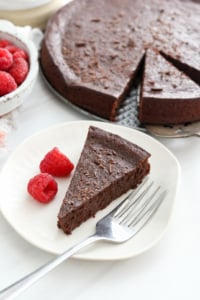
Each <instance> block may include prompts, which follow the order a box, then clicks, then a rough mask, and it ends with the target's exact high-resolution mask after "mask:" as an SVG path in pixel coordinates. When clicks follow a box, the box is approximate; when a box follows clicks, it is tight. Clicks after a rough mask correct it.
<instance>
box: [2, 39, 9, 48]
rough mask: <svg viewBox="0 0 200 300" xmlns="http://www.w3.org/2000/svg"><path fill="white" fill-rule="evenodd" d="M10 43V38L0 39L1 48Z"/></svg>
mask: <svg viewBox="0 0 200 300" xmlns="http://www.w3.org/2000/svg"><path fill="white" fill-rule="evenodd" d="M8 45H10V42H9V41H8V40H0V48H4V47H7V46H8Z"/></svg>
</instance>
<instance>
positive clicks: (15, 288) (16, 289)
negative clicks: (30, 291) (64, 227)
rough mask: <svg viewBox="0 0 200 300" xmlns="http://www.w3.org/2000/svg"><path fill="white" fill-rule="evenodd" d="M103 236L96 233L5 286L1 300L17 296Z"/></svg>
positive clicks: (1, 293)
mask: <svg viewBox="0 0 200 300" xmlns="http://www.w3.org/2000/svg"><path fill="white" fill-rule="evenodd" d="M100 239H101V237H99V236H97V235H96V234H94V235H91V236H89V237H87V238H86V239H84V240H83V241H81V242H80V243H78V244H76V245H75V246H73V247H71V248H70V249H69V250H67V251H65V252H63V253H62V254H60V255H59V256H57V257H56V258H54V259H52V260H50V261H49V262H48V263H46V264H44V265H43V266H41V267H39V268H38V269H36V270H35V271H33V272H32V273H30V274H28V275H26V276H25V277H23V278H21V279H19V280H18V281H16V282H14V283H13V284H11V285H10V286H8V287H6V288H4V289H3V290H1V291H0V300H11V299H14V298H15V297H17V296H18V295H19V294H20V293H21V292H23V291H24V290H26V289H27V288H28V287H29V286H31V285H32V284H33V283H34V282H36V281H37V280H39V279H40V278H41V277H43V276H44V275H46V274H47V273H48V272H49V271H51V270H53V269H54V268H55V267H57V266H58V265H60V264H61V263H62V262H63V261H65V260H66V259H68V258H69V257H71V256H72V255H73V254H75V253H77V252H78V251H79V250H80V249H82V248H84V247H85V246H87V245H89V244H91V243H93V242H95V241H97V240H100Z"/></svg>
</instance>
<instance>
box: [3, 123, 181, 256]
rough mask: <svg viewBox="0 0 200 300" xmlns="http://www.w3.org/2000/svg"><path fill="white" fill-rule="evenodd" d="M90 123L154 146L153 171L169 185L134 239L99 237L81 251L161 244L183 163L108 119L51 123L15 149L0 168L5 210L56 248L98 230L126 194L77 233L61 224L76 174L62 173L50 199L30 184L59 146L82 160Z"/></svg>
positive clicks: (116, 252) (22, 230) (18, 225)
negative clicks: (39, 196) (32, 192)
mask: <svg viewBox="0 0 200 300" xmlns="http://www.w3.org/2000/svg"><path fill="white" fill-rule="evenodd" d="M90 125H94V126H97V127H99V128H102V129H104V130H107V131H110V132H113V133H115V134H118V135H120V136H122V137H123V138H126V139H128V140H130V141H132V142H134V143H136V144H138V145H139V146H141V147H143V148H144V149H146V150H147V151H148V152H150V153H151V158H150V163H151V172H150V177H151V178H153V179H154V180H155V181H156V182H157V183H159V184H161V185H162V186H163V187H164V188H166V189H167V190H168V194H167V197H166V199H165V201H164V203H162V205H161V207H160V208H159V210H158V211H157V213H156V215H155V216H154V217H153V219H152V220H151V221H150V222H149V223H148V224H147V225H146V226H145V227H144V228H143V229H142V230H141V231H140V232H139V233H138V234H137V235H136V236H135V237H134V238H133V239H131V240H129V241H128V242H126V243H123V244H118V245H116V244H112V243H106V242H97V243H95V244H92V245H90V246H88V247H87V248H85V249H83V250H82V251H81V252H79V253H78V254H77V255H75V257H76V258H81V259H91V260H117V259H125V258H129V257H133V256H136V255H138V254H140V253H142V252H144V251H146V250H148V249H149V248H151V247H152V246H153V245H155V244H156V242H157V241H158V240H159V239H160V238H161V237H162V235H163V233H164V232H165V230H166V228H167V225H168V223H169V219H170V217H171V214H172V208H173V204H174V201H175V198H176V193H177V188H178V185H179V178H180V167H179V164H178V162H177V160H176V158H175V157H174V155H173V154H172V153H171V152H169V150H167V149H166V148H165V147H164V146H163V145H162V144H161V143H159V142H158V141H156V140H155V139H153V138H152V137H150V136H148V135H146V134H144V133H141V132H139V131H137V130H134V129H131V128H127V127H123V126H120V125H114V124H110V123H103V122H93V121H75V122H68V123H63V124H59V125H57V126H53V127H50V128H48V129H46V130H43V131H42V132H39V133H38V134H35V135H33V136H31V137H30V138H28V139H27V140H25V141H24V142H23V143H22V144H21V145H20V146H19V147H18V148H17V149H16V150H15V152H14V153H13V154H12V156H11V157H10V158H9V160H8V161H7V163H6V164H5V166H4V168H3V170H2V172H1V174H0V190H1V200H0V201H1V202H0V205H1V211H2V214H3V215H4V217H5V218H6V219H7V221H8V222H9V223H10V224H11V226H12V227H13V228H14V229H15V230H16V231H17V232H18V233H19V234H20V235H21V236H22V237H23V238H24V239H26V240H27V241H29V242H30V243H32V244H33V245H35V246H36V247H39V248H40V249H43V250H46V251H48V252H51V253H55V254H59V253H61V252H63V251H64V250H66V249H68V248H69V247H71V246H72V245H74V244H75V243H77V242H79V241H80V240H82V239H83V238H85V237H86V236H88V235H90V234H92V233H94V230H95V224H96V222H97V220H98V219H99V218H101V217H102V216H103V215H105V214H106V213H107V212H108V211H109V210H111V209H112V208H113V207H114V206H116V205H117V204H118V203H119V201H120V200H121V199H117V200H115V201H114V202H113V203H112V204H111V205H109V207H107V208H106V209H104V210H102V211H100V212H98V213H97V214H96V217H95V218H91V219H90V220H88V221H87V222H85V223H83V224H82V225H81V226H80V227H79V228H77V229H75V230H74V231H73V232H72V234H71V235H65V234H64V233H63V232H62V231H61V230H60V229H58V227H57V214H58V211H59V208H60V206H61V203H62V199H63V197H64V195H65V192H66V189H67V187H68V185H69V182H70V179H71V177H72V175H70V177H68V178H63V179H57V182H58V187H59V190H58V193H57V195H56V197H55V199H54V200H53V201H52V202H50V203H49V204H47V205H44V204H41V203H38V202H37V201H35V200H33V199H32V198H31V196H29V194H28V193H27V189H26V188H27V183H28V181H29V179H30V178H31V177H33V176H34V175H36V174H37V173H39V163H40V161H41V159H42V158H43V157H44V155H45V154H46V153H47V152H48V151H49V150H51V149H52V148H53V147H55V146H57V147H59V148H60V150H61V151H63V152H64V153H66V155H67V156H68V157H69V158H70V159H71V160H72V161H73V162H74V164H75V165H76V164H77V161H78V158H79V156H80V153H81V150H82V147H83V144H84V141H85V138H86V135H87V132H88V127H89V126H90Z"/></svg>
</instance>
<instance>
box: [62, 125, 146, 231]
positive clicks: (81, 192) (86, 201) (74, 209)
mask: <svg viewBox="0 0 200 300" xmlns="http://www.w3.org/2000/svg"><path fill="white" fill-rule="evenodd" d="M149 157H150V154H149V153H148V152H146V151H145V150H143V149H142V148H140V147H138V146H137V145H135V144H133V143H131V142H129V141H128V140H125V139H123V138H122V137H120V136H118V135H115V134H112V133H110V132H107V131H104V130H102V129H100V128H97V127H93V126H91V127H90V128H89V131H88V135H87V138H86V141H85V145H84V147H83V150H82V153H81V155H80V158H79V161H78V164H77V166H76V169H75V171H74V174H73V177H72V179H71V182H70V185H69V188H68V190H67V193H66V195H65V198H64V200H63V203H62V206H61V208H60V212H59V215H58V226H59V227H60V228H61V229H62V230H63V231H64V232H65V233H67V234H70V233H71V231H72V230H73V229H74V228H76V227H77V226H79V225H80V224H81V223H83V222H84V221H86V220H87V219H88V218H90V217H92V216H94V215H95V214H96V212H97V211H98V210H101V209H103V208H105V207H106V206H107V205H108V204H110V203H111V201H113V200H114V199H116V198H117V197H119V196H121V195H122V194H123V193H125V192H127V191H128V190H129V189H132V188H136V186H137V185H138V184H140V183H141V182H142V179H143V178H144V177H145V176H146V175H147V174H148V173H149V171H150V165H149V162H148V158H149Z"/></svg>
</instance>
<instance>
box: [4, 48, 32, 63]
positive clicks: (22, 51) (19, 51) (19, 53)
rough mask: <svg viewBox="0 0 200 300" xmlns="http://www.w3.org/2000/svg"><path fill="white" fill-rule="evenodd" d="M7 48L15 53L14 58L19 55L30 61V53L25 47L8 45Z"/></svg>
mask: <svg viewBox="0 0 200 300" xmlns="http://www.w3.org/2000/svg"><path fill="white" fill-rule="evenodd" d="M6 49H7V50H8V51H9V52H10V53H11V54H12V55H13V59H14V60H15V59H16V58H18V57H22V58H24V59H25V60H26V61H28V54H27V53H26V51H24V50H23V49H21V48H18V47H17V46H15V45H8V46H6Z"/></svg>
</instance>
